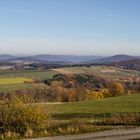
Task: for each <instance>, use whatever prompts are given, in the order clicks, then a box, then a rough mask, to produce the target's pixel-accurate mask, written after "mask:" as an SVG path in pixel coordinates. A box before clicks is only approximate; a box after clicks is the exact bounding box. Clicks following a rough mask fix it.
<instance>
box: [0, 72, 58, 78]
mask: <svg viewBox="0 0 140 140" xmlns="http://www.w3.org/2000/svg"><path fill="white" fill-rule="evenodd" d="M57 73H58V72H55V71H52V70H7V71H0V79H1V78H15V77H25V78H31V79H36V80H45V79H48V78H52V76H53V75H55V74H57Z"/></svg>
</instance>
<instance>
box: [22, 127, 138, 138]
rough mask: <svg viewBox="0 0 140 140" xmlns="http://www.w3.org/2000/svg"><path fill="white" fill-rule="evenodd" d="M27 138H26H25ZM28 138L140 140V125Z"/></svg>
mask: <svg viewBox="0 0 140 140" xmlns="http://www.w3.org/2000/svg"><path fill="white" fill-rule="evenodd" d="M24 140H26V139H24ZM28 140H140V127H137V128H129V129H124V128H123V129H122V128H121V129H119V128H117V129H113V130H108V131H102V132H95V133H87V134H80V135H71V136H70V135H69V136H55V137H45V138H33V139H28Z"/></svg>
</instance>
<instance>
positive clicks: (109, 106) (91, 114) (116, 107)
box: [50, 93, 140, 120]
mask: <svg viewBox="0 0 140 140" xmlns="http://www.w3.org/2000/svg"><path fill="white" fill-rule="evenodd" d="M50 107H51V108H52V110H53V112H52V113H53V116H54V118H55V119H56V120H59V119H60V120H61V119H62V120H71V119H78V120H79V119H86V120H87V119H88V120H92V119H95V118H96V119H99V118H104V117H106V116H107V115H109V114H116V113H140V93H138V94H134V95H130V96H120V97H113V98H106V99H100V100H93V101H83V102H73V103H62V104H54V105H53V104H50Z"/></svg>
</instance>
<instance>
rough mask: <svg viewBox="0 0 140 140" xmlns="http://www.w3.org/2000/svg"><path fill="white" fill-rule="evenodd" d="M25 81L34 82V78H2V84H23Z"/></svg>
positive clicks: (0, 81) (0, 80)
mask: <svg viewBox="0 0 140 140" xmlns="http://www.w3.org/2000/svg"><path fill="white" fill-rule="evenodd" d="M25 82H33V80H32V79H29V78H24V77H15V78H1V79H0V85H7V84H21V83H25Z"/></svg>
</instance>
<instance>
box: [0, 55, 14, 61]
mask: <svg viewBox="0 0 140 140" xmlns="http://www.w3.org/2000/svg"><path fill="white" fill-rule="evenodd" d="M15 58H16V57H15V56H12V55H7V54H1V55H0V61H6V60H7V61H8V60H11V59H15Z"/></svg>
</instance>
